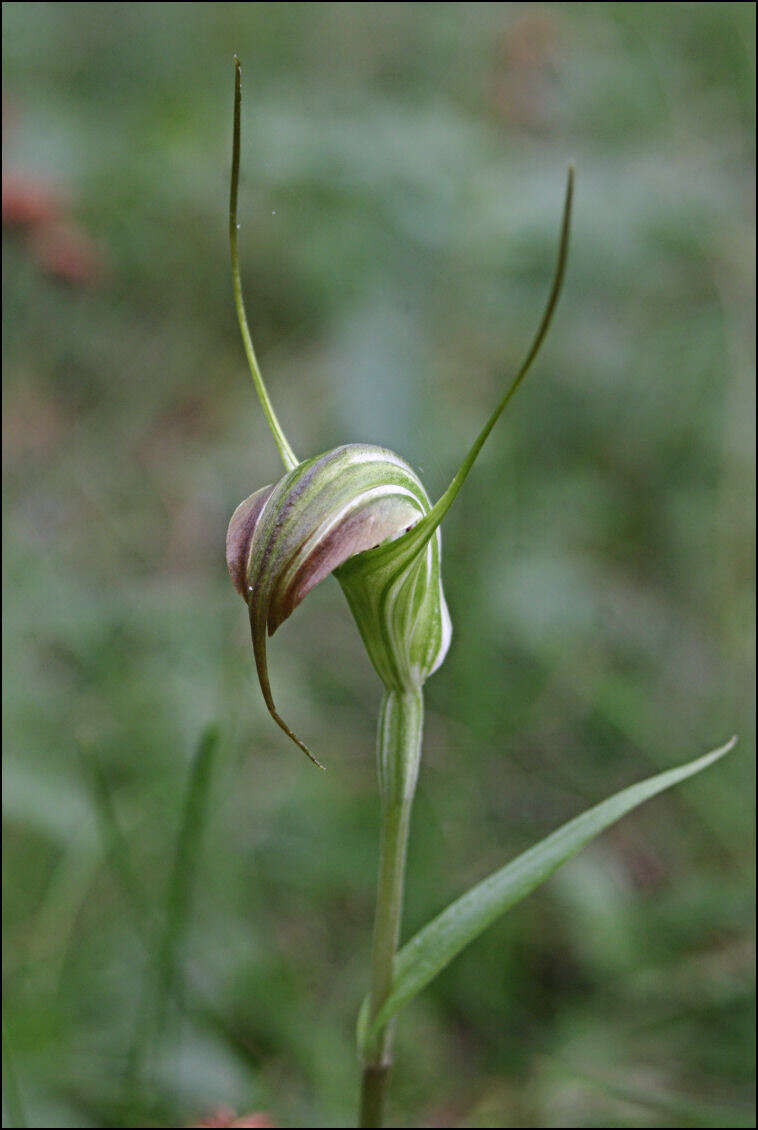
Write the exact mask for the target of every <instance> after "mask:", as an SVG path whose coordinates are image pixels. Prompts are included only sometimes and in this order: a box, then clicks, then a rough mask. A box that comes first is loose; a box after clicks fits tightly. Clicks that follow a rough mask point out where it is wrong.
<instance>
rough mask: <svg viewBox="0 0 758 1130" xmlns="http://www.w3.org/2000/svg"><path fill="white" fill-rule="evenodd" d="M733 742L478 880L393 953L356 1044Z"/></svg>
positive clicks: (607, 803)
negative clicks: (551, 881) (386, 985)
mask: <svg viewBox="0 0 758 1130" xmlns="http://www.w3.org/2000/svg"><path fill="white" fill-rule="evenodd" d="M736 741H737V738H736V737H733V738H732V739H731V741H728V742H727V743H726V745H723V746H721V747H720V748H719V749H715V750H712V751H711V753H706V754H705V755H704V756H703V757H699V758H697V759H696V760H695V761H690V762H689V763H688V764H687V765H682V766H680V767H679V768H678V769H669V770H667V772H665V773H659V774H657V775H656V776H655V777H650V778H649V779H648V780H647V781H641V782H640V783H639V784H637V785H631V786H630V787H629V788H627V789H623V790H622V791H621V792H620V793H616V795H615V796H612V797H610V798H609V799H608V800H604V801H602V803H600V804H597V805H595V807H594V808H590V809H589V810H588V811H587V812H584V813H582V815H581V816H577V817H575V818H574V819H573V820H569V822H568V824H564V825H563V827H562V828H559V829H558V830H557V831H556V832H553V833H552V834H551V835H549V836H548V837H547V838H546V839H544V840H542V841H541V842H540V843H538V844H536V845H535V846H534V847H533V848H529V850H528V851H525V852H524V853H523V854H522V855H520V856H518V858H517V859H514V860H513V861H512V862H511V863H508V864H506V866H505V867H503V868H501V869H500V870H499V871H495V872H494V873H493V874H492V875H490V876H488V878H486V879H484V880H482V882H481V883H478V884H477V885H476V886H475V887H472V888H471V890H470V891H467V892H466V894H465V895H463V896H462V897H461V898H459V899H457V901H456V902H454V903H452V904H451V905H450V906H449V907H448V908H447V909H446V910H443V912H442V913H441V914H440V915H438V917H437V918H435V919H434V920H433V921H432V922H430V923H429V925H428V926H425V927H424V928H423V929H422V930H420V931H419V933H418V934H416V936H415V937H414V938H412V939H411V941H410V942H408V943H407V944H406V945H405V946H403V948H402V949H401V950H400V953H399V954H398V957H397V966H396V971H395V981H394V985H393V989H392V992H391V994H390V996H389V997H388V998H387V1000H386V1002H385V1004H384V1006H383V1007H382V1009H381V1010H380V1011H379V1012H378V1013H377V1015H376V1017H375V1018H374V1021H373V1024H372V1025H371V1027H370V1028H369V1026H368V1024H367V1022H366V1017H367V1009H366V1002H365V1001H364V1005H363V1007H362V1009H361V1016H360V1017H359V1021H358V1042H359V1046H361V1047H363V1046H364V1045H365V1043H366V1042H367V1041H368V1040H369V1039H370V1038H371V1037H372V1036H373V1035H374V1034H375V1033H376V1032H377V1031H378V1030H380V1029H381V1028H383V1027H384V1025H385V1024H386V1023H387V1022H388V1020H390V1018H391V1017H392V1016H394V1015H395V1013H397V1012H399V1011H400V1009H401V1008H402V1007H403V1005H405V1004H407V1003H408V1001H409V1000H411V999H412V998H413V997H415V995H416V994H417V993H419V992H420V991H421V990H422V989H423V988H425V987H426V986H427V985H428V984H429V982H430V981H432V980H433V979H434V978H435V977H436V976H437V974H438V973H440V972H441V971H442V970H443V969H444V968H445V966H446V965H448V963H449V962H451V961H452V960H453V958H454V957H456V956H457V955H458V954H459V953H460V952H461V950H462V949H463V948H464V947H465V946H467V945H468V943H469V942H471V941H473V939H474V938H476V937H477V936H478V935H479V934H481V933H482V932H483V931H484V930H485V929H486V928H487V927H488V926H489V925H490V924H491V923H492V922H494V921H495V919H496V918H499V916H500V915H501V914H503V913H504V912H505V911H506V910H509V909H510V908H511V907H512V906H514V905H515V904H516V903H517V902H520V901H521V899H523V898H525V897H526V895H528V894H529V893H530V892H531V891H533V890H534V889H535V887H538V886H539V885H540V883H542V882H544V880H545V879H547V878H548V877H549V876H550V875H552V873H553V872H554V871H556V870H557V869H558V868H559V867H560V866H561V864H563V863H565V862H566V861H567V860H568V859H571V857H572V856H573V855H576V853H577V852H578V851H579V850H580V849H581V848H583V847H584V845H585V844H587V843H589V841H590V840H592V839H594V837H595V836H597V835H599V834H600V832H603V831H604V830H605V829H606V828H608V827H609V826H610V825H611V824H614V823H615V822H616V821H617V820H619V819H620V818H621V817H622V816H624V815H625V814H626V813H627V812H630V811H631V810H632V809H633V808H636V807H637V805H638V804H642V802H643V801H645V800H649V799H650V797H653V796H655V795H656V794H657V793H660V792H663V790H664V789H668V788H670V787H671V786H672V785H677V784H679V782H680V781H685V780H686V779H687V778H688V777H692V776H693V775H694V774H695V773H699V772H700V770H701V769H706V768H707V767H708V766H709V765H712V764H713V762H714V761H718V759H719V758H720V757H723V756H724V754H725V753H728V752H729V750H730V749H732V747H733V746H734V744H735V742H736Z"/></svg>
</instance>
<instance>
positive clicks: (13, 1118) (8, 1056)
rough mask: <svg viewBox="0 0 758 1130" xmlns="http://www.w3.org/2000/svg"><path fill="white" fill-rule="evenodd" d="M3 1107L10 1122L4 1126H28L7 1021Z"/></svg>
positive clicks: (4, 1123) (4, 1049) (4, 1122)
mask: <svg viewBox="0 0 758 1130" xmlns="http://www.w3.org/2000/svg"><path fill="white" fill-rule="evenodd" d="M3 1081H4V1083H5V1086H4V1087H3V1106H4V1107H5V1109H6V1111H7V1113H8V1118H9V1121H8V1122H6V1121H5V1120H3V1125H4V1126H18V1127H21V1130H23V1127H25V1126H28V1125H29V1123H28V1121H27V1118H26V1111H25V1109H24V1101H23V1099H22V1098H21V1088H20V1087H19V1085H18V1077H17V1076H16V1064H15V1058H14V1054H13V1051H12V1049H11V1044H10V1038H9V1036H8V1032H7V1030H6V1026H5V1021H3Z"/></svg>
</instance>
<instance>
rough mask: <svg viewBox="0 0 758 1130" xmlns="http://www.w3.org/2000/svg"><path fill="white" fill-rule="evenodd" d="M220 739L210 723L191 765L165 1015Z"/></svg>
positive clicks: (167, 936)
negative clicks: (214, 760) (213, 765)
mask: <svg viewBox="0 0 758 1130" xmlns="http://www.w3.org/2000/svg"><path fill="white" fill-rule="evenodd" d="M218 742H219V732H218V730H217V728H216V727H215V726H207V727H206V729H205V730H204V731H203V733H202V735H201V737H200V741H199V742H198V746H197V750H196V752H195V756H194V758H193V760H192V765H191V767H190V774H189V780H188V782H187V791H186V794H185V798H184V805H183V809H182V819H181V825H180V828H179V835H178V838H177V841H176V854H175V856H174V866H173V870H172V872H171V878H170V880H169V886H168V892H167V897H166V926H165V932H164V935H163V939H162V943H161V946H160V950H159V953H158V970H159V978H160V983H161V988H162V996H163V999H162V1002H161V1006H160V1014H161V1015H162V1013H163V1012H164V1010H165V1008H166V1005H167V1003H168V999H169V997H171V996H173V995H175V994H176V992H177V971H176V962H177V954H178V952H179V947H180V943H181V940H182V937H183V935H184V932H185V930H186V927H187V922H188V919H189V911H190V899H191V897H192V888H193V885H194V880H195V875H196V872H197V867H198V862H199V858H200V843H201V839H202V834H203V828H204V824H205V817H206V814H207V809H208V797H209V792H210V777H211V768H212V764H213V758H214V754H215V752H216V748H217V746H218ZM159 1029H160V1024H159Z"/></svg>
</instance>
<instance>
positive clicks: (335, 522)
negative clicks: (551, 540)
mask: <svg viewBox="0 0 758 1130" xmlns="http://www.w3.org/2000/svg"><path fill="white" fill-rule="evenodd" d="M240 104H241V86H240V69H239V63H237V67H236V80H235V103H234V148H233V159H232V181H231V196H230V222H229V237H230V244H231V255H232V272H233V279H234V293H235V302H236V307H237V315H238V319H239V324H240V330H241V333H242V339H243V343H244V347H245V352H246V354H247V359H248V363H249V366H250V371H251V374H252V377H253V382H254V384H255V387H256V390H257V393H258V396H259V399H260V402H261V405H262V407H263V411H264V414H265V416H266V419H267V421H268V424H269V428H270V430H271V432H272V434H273V437H274V440H275V441H276V444H277V446H278V448H279V453H280V455H281V458H282V461H283V463H284V466H285V468H286V470H285V474H284V476H283V477H282V478H281V479H280V480H279V481H278V482H277V483H276V484H274V485H270V486H266V487H263V488H262V489H261V490H258V491H256V492H255V493H253V494H251V495H250V496H249V498H246V499H245V500H244V502H241V503H240V505H239V506H238V507H237V509H236V510H235V512H234V514H233V515H232V519H231V521H230V524H229V530H228V534H227V543H226V557H227V565H228V568H229V573H230V576H231V578H232V581H233V583H234V586H235V588H236V589H237V591H238V592H239V594H240V596H241V597H242V598H243V600H244V601H245V603H246V604H247V607H248V612H249V617H250V627H251V632H252V638H253V652H254V656H255V664H256V669H257V673H258V680H259V682H260V686H261V690H262V692H263V697H264V699H265V702H266V706H267V707H268V710H269V712H270V714H271V716H272V717H273V718H274V720H275V721H276V722H277V723H278V725H279V726H281V728H282V729H283V730H284V731H285V733H286V734H288V735H289V737H290V738H292V740H293V741H294V742H295V743H296V744H297V745H298V746H299V747H300V748H301V749H302V750H303V751H304V752H305V753H307V754H308V756H309V757H310V758H311V759H312V760H313V761H316V764H320V763H319V762H318V761H317V760H316V758H315V757H314V755H313V754H312V753H311V751H310V749H309V748H308V746H307V745H306V744H305V743H304V742H303V741H301V739H300V738H299V737H297V736H296V735H295V734H294V733H293V732H292V730H291V729H290V728H289V726H288V725H287V724H286V722H285V721H284V720H283V718H282V717H281V715H280V714H279V712H278V711H277V709H276V706H275V704H274V699H273V695H272V692H271V686H270V683H269V677H268V669H267V662H266V636H267V634H268V635H273V633H274V632H275V631H276V629H277V628H278V627H279V625H280V624H282V623H283V621H284V620H286V619H287V618H288V617H289V616H290V615H291V614H292V612H293V611H294V609H295V608H296V607H297V605H298V604H299V603H300V602H301V600H303V598H304V597H305V596H306V595H307V594H308V593H309V592H310V590H311V589H312V588H313V587H314V586H315V585H317V584H318V583H319V581H321V580H323V579H324V578H325V577H327V576H329V575H330V574H332V573H333V574H334V575H335V577H336V578H337V580H338V581H339V583H340V585H341V586H342V589H343V592H344V593H345V596H346V597H347V601H348V604H349V606H350V609H351V611H352V613H353V616H354V617H355V620H356V623H357V625H358V629H359V631H360V633H361V637H362V639H363V642H364V644H365V646H366V649H367V651H368V653H369V656H370V657H371V661H372V663H373V665H374V667H375V669H376V671H377V674H378V675H379V678H380V679H381V680H382V682H383V683H384V686H385V688H386V689H387V690H388V691H395V692H399V693H406V692H413V691H418V690H420V689H421V687H423V684H424V682H425V680H426V679H427V678H428V677H429V675H431V674H432V672H434V671H436V669H437V668H438V667H439V666H440V664H441V663H442V661H443V660H444V658H445V655H446V654H447V650H448V647H449V645H450V637H451V631H452V628H451V622H450V615H449V613H448V609H447V604H446V603H445V596H444V593H443V591H442V579H441V539H440V530H439V525H440V522H441V521H442V518H443V517H444V515H445V514H446V513H447V510H448V509H449V507H450V506H451V504H452V502H453V500H454V499H455V497H456V495H457V494H458V491H459V490H460V488H461V486H462V485H463V482H464V480H465V478H466V476H467V475H468V472H469V471H470V469H471V467H472V466H473V464H474V461H475V459H476V457H477V455H478V454H479V451H480V449H481V447H482V445H483V444H484V441H485V440H486V438H487V436H488V435H489V433H490V431H491V430H492V428H493V427H494V425H495V423H496V421H497V419H498V418H499V416H500V414H501V413H502V411H503V409H504V408H505V406H506V404H507V403H508V401H509V400H510V398H511V397H512V396H513V394H514V392H515V391H516V389H517V388H518V386H519V384H520V383H521V381H522V380H523V378H524V377H525V376H526V373H527V372H528V370H529V368H530V366H531V364H532V361H533V360H534V358H535V357H536V355H537V352H538V350H539V348H540V346H541V344H542V341H543V339H544V337H545V334H546V333H547V329H548V326H549V324H550V320H551V318H552V315H553V311H554V309H555V306H556V303H557V300H558V295H559V292H560V288H561V284H562V281H563V274H564V268H565V263H566V255H567V250H568V238H569V226H570V217H571V201H572V193H573V171H572V170H571V169H569V174H568V184H567V188H566V198H565V205H564V212H563V224H562V229H561V236H560V244H559V251H558V261H557V266H556V271H555V276H554V279H553V285H552V289H551V292H550V295H549V298H548V301H547V305H546V308H545V312H544V314H543V317H542V321H541V322H540V325H539V327H538V330H537V333H536V335H535V337H534V340H533V342H532V345H531V347H530V349H529V351H528V353H527V355H526V358H525V360H524V362H523V363H522V365H521V368H520V369H519V371H518V372H517V374H516V376H515V377H514V378H513V380H512V381H511V383H510V385H509V386H508V388H507V391H506V392H505V394H504V396H503V397H502V399H501V400H500V403H499V404H498V405H497V407H496V408H495V410H494V412H493V413H492V415H491V416H490V418H489V420H488V421H487V423H486V424H485V426H484V428H483V429H482V431H481V432H480V434H479V436H478V437H477V439H476V441H475V442H474V444H473V446H472V448H471V450H470V451H469V453H468V455H467V456H466V458H465V459H464V461H463V464H462V465H461V467H460V469H459V470H458V472H457V474H456V475H455V477H454V478H453V480H452V482H451V484H450V486H449V487H448V489H447V490H446V491H445V493H444V494H443V495H442V497H441V498H440V499H439V501H438V502H437V503H436V504H435V505H434V506H432V505H431V503H430V501H429V497H428V495H427V493H426V491H425V490H424V487H423V486H422V484H421V482H420V480H419V478H418V476H417V475H416V474H415V472H414V471H413V470H412V468H411V467H410V466H409V465H408V463H406V462H405V461H404V460H403V459H401V458H400V457H399V456H398V455H395V454H394V453H393V452H391V451H388V450H387V449H386V448H383V447H375V446H371V445H369V444H358V443H352V444H345V445H343V446H341V447H337V448H335V449H334V450H332V451H328V452H326V453H325V454H323V455H319V456H316V457H314V458H311V459H307V460H305V461H304V462H299V461H298V460H297V458H296V456H295V454H294V452H293V450H292V448H291V447H290V445H289V443H288V441H287V439H286V437H285V435H284V432H283V431H282V429H281V426H280V424H279V421H278V420H277V417H276V414H275V413H274V410H273V408H272V406H271V403H270V400H269V397H268V393H267V391H266V388H265V385H264V383H263V378H262V376H261V373H260V369H259V367H258V362H257V359H256V356H255V350H254V348H253V343H252V339H251V337H250V332H249V329H248V325H247V318H246V314H245V306H244V300H243V297H242V288H241V282H240V274H239V260H238V252H237V230H238V224H237V189H238V182H239V154H240Z"/></svg>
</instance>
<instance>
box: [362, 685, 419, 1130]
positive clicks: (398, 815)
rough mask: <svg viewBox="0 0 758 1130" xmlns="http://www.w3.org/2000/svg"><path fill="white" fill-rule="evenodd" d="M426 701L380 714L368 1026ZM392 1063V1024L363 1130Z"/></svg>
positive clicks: (382, 973) (371, 1055)
mask: <svg viewBox="0 0 758 1130" xmlns="http://www.w3.org/2000/svg"><path fill="white" fill-rule="evenodd" d="M423 720H424V700H423V693H422V691H421V689H420V688H418V689H416V690H413V691H406V692H400V691H387V692H386V694H385V696H384V700H383V702H382V708H381V711H380V714H379V733H378V739H377V752H378V769H379V792H380V796H381V820H382V828H381V843H380V854H379V881H378V886H377V896H376V917H375V920H374V942H373V949H372V959H371V995H370V1006H369V1021H371V1020H373V1018H374V1017H375V1016H376V1015H377V1014H378V1013H379V1012H380V1011H381V1009H382V1006H383V1005H384V1003H385V1001H386V1000H387V999H388V998H389V996H390V994H391V992H392V988H393V982H394V977H395V957H396V954H397V947H398V943H399V941H400V922H401V918H402V913H403V889H404V886H405V858H406V849H407V846H408V829H409V826H410V819H411V806H412V805H413V796H414V793H415V791H416V781H417V779H418V766H419V759H420V757H421V733H422V728H423ZM391 1062H392V1023H391V1022H390V1023H389V1024H387V1025H385V1026H383V1027H382V1028H380V1029H379V1030H378V1031H377V1032H376V1033H375V1035H374V1037H373V1038H372V1040H371V1042H370V1043H369V1045H368V1047H367V1048H366V1050H365V1053H364V1063H363V1084H362V1090H361V1120H360V1125H361V1126H362V1127H376V1126H381V1125H382V1112H383V1106H384V1095H385V1091H386V1086H387V1080H388V1078H389V1069H390V1066H391Z"/></svg>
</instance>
